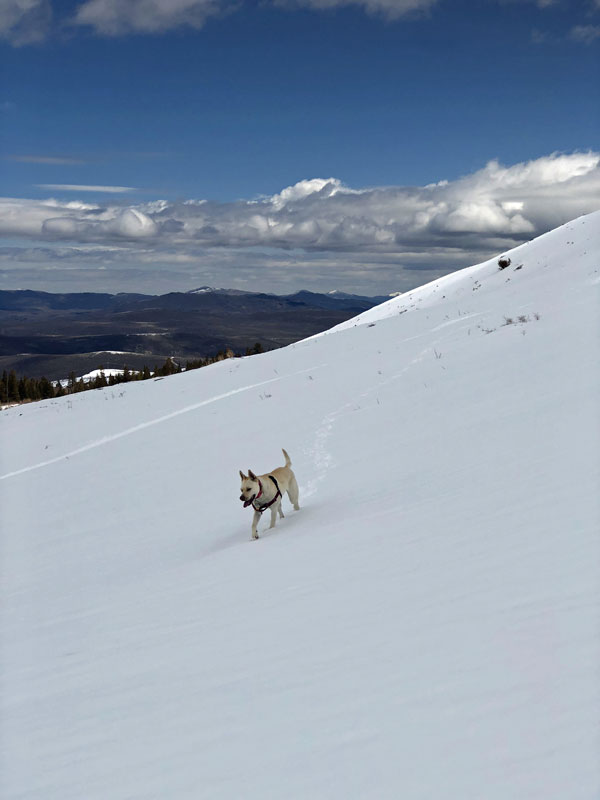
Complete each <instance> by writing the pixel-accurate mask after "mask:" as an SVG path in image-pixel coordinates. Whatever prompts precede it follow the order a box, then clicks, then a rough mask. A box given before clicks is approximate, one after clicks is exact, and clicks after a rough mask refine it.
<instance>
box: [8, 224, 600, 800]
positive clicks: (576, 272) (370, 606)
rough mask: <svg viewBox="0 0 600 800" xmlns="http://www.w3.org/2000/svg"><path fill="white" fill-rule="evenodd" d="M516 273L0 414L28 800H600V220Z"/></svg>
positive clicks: (24, 798)
mask: <svg viewBox="0 0 600 800" xmlns="http://www.w3.org/2000/svg"><path fill="white" fill-rule="evenodd" d="M507 255H508V256H510V258H511V265H510V266H509V267H507V268H506V269H504V270H499V268H498V264H497V257H496V258H494V259H492V260H491V261H488V262H486V263H484V264H481V265H478V266H475V267H471V268H469V269H466V270H463V271H461V272H458V273H455V274H454V275H451V276H448V277H447V278H444V279H441V280H439V281H436V282H434V283H433V284H429V285H428V286H426V287H423V288H422V289H419V290H415V291H413V292H411V293H409V294H407V295H402V296H400V297H397V298H394V299H392V300H390V301H389V302H387V303H385V304H384V305H383V306H380V307H378V308H374V309H372V310H370V311H368V312H365V313H364V314H362V315H361V316H360V317H359V318H357V319H356V320H354V321H353V322H350V323H344V324H343V325H341V326H339V330H336V331H334V332H329V333H327V334H326V335H322V336H318V337H315V338H312V339H309V340H306V341H304V342H300V343H298V344H296V345H292V346H290V347H288V348H285V349H283V350H278V351H276V352H272V353H267V354H265V355H261V356H252V357H250V358H246V359H242V360H235V361H233V360H231V361H225V362H221V363H219V364H215V365H213V366H211V367H207V368H205V369H201V370H197V371H194V372H191V373H188V374H182V375H177V376H173V377H171V378H168V379H162V380H156V381H153V382H145V383H136V384H127V385H126V386H118V387H114V388H112V389H106V390H102V391H95V392H87V393H84V394H79V395H74V396H72V397H70V398H69V397H67V398H62V399H60V400H55V401H52V402H50V401H46V402H42V403H38V404H34V405H29V406H25V407H17V408H12V409H8V410H6V411H4V412H2V413H1V414H0V436H1V441H2V446H1V450H0V476H1V479H0V522H1V525H2V550H1V553H0V564H1V568H2V583H1V590H0V592H1V595H0V608H1V611H0V613H1V615H2V628H1V630H0V642H1V646H2V650H1V667H2V679H1V689H2V698H1V708H0V719H1V720H2V722H1V723H0V725H1V728H0V730H1V733H2V736H1V737H0V747H1V761H0V794H1V796H2V797H3V798H6V800H16V798H19V800H34V798H35V800H39V798H43V799H44V800H82V798H85V800H109V799H110V800H125V798H128V800H129V799H132V798H136V799H137V798H140V799H141V798H169V799H170V800H182V799H183V798H186V800H187V799H188V798H189V800H198V798H210V800H232V798H244V799H245V800H246V799H248V800H254V798H257V799H259V798H260V800H271V799H274V800H275V799H276V800H279V798H298V799H300V798H301V799H302V800H305V799H306V798H311V800H315V799H321V798H323V799H325V798H327V800H333V799H334V798H335V799H336V800H337V798H340V799H341V798H343V799H344V800H347V799H348V798H351V799H354V798H361V800H362V799H363V798H377V799H378V800H379V799H380V798H390V800H391V799H392V798H393V799H394V800H397V799H398V798H402V800H417V798H418V800H441V798H451V799H452V800H534V799H535V800H566V798H568V799H569V800H591V799H592V798H597V797H598V796H599V795H600V767H599V760H598V749H597V748H598V741H599V734H600V724H599V720H598V708H599V701H600V686H599V683H598V665H599V664H600V646H599V639H598V621H599V605H600V603H599V601H600V585H599V581H598V564H599V557H600V539H599V537H598V530H599V528H600V507H599V499H598V498H599V495H598V486H599V485H600V464H599V456H598V454H599V453H600V421H599V415H598V397H599V395H600V370H599V368H598V364H599V357H600V344H599V342H600V339H599V337H598V333H599V308H600V306H599V302H598V290H599V282H600V213H596V214H593V215H590V216H587V217H583V218H580V219H578V220H576V221H574V222H572V223H570V224H568V225H566V226H564V227H562V228H560V229H558V230H556V231H553V232H551V233H549V234H547V235H545V236H543V237H541V238H540V239H537V240H535V241H533V242H531V243H529V244H527V245H523V246H521V247H519V248H517V249H515V250H514V251H512V252H510V253H508V254H507ZM281 447H285V449H286V450H287V451H288V452H289V454H290V456H291V458H292V462H293V468H294V470H295V472H296V475H297V477H298V482H299V484H300V506H301V508H300V511H298V512H294V511H292V509H291V507H290V505H289V503H288V502H287V499H286V501H285V503H284V510H285V512H286V518H285V519H284V520H281V521H280V522H279V523H278V524H277V527H276V528H275V530H274V531H269V532H267V531H265V530H264V528H265V526H266V524H267V522H268V520H267V519H266V518H265V519H264V520H263V522H262V526H261V528H259V530H260V531H261V538H260V539H259V541H257V542H251V541H250V522H251V516H252V514H251V512H250V510H248V509H246V510H244V509H243V508H242V504H241V503H240V502H239V499H238V497H239V475H238V470H239V469H243V470H244V471H246V470H247V468H251V469H253V470H254V471H256V472H267V471H269V470H270V469H273V468H274V467H276V466H279V465H281V464H283V456H282V454H281ZM266 516H267V515H265V517H266Z"/></svg>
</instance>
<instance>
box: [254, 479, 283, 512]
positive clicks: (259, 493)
mask: <svg viewBox="0 0 600 800" xmlns="http://www.w3.org/2000/svg"><path fill="white" fill-rule="evenodd" d="M269 478H271V480H272V481H273V483H274V484H275V488H276V489H277V492H276V494H275V497H274V498H273V499H272V500H270V501H269V502H268V503H265V505H264V506H258V507H256V506H255V505H254V503H256V501H257V500H258V498H259V497H260V496H261V495H262V493H263V491H262V483H261V482H260V478H257V480H258V488H259V492H258V494H257V495H256V497H255V498H254V500H253V501H252V508H253V509H254V510H255V511H258V513H259V514H262V513H263V511H266V510H267V508H269V506H272V505H273V503H274V502H275V501H276V500H277V498H278V497H281V492H280V491H279V484H278V483H277V481H276V480H275V478H274V477H273V476H272V475H269Z"/></svg>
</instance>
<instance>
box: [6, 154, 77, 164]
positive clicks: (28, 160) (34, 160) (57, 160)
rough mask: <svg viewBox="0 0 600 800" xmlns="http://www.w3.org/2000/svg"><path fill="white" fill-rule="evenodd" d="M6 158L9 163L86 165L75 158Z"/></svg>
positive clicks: (11, 156)
mask: <svg viewBox="0 0 600 800" xmlns="http://www.w3.org/2000/svg"><path fill="white" fill-rule="evenodd" d="M5 158H6V159H7V160H8V161H17V162H19V163H21V164H48V165H50V166H62V165H78V164H84V163H85V162H84V161H83V160H82V159H80V158H73V157H72V156H36V155H25V156H16V155H10V156H5Z"/></svg>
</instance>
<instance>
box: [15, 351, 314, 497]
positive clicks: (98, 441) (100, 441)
mask: <svg viewBox="0 0 600 800" xmlns="http://www.w3.org/2000/svg"><path fill="white" fill-rule="evenodd" d="M323 366H325V365H323V364H321V365H320V366H317V367H309V368H308V369H301V370H299V371H298V372H293V373H291V374H290V375H287V376H285V377H288V378H292V377H294V376H295V375H301V374H302V373H304V372H311V371H314V370H315V369H321V367H323ZM281 377H282V376H277V377H276V378H269V380H266V381H260V382H259V383H251V384H249V385H248V386H240V387H239V388H238V389H232V390H231V391H229V392H223V394H218V395H215V397H209V398H208V399H207V400H201V401H200V402H199V403H193V404H192V405H189V406H185V407H184V408H179V409H178V410H177V411H172V412H171V413H170V414H163V415H162V416H161V417H156V419H151V420H148V421H147V422H140V424H139V425H134V426H133V427H132V428H126V429H125V430H124V431H120V432H119V433H114V434H112V435H111V436H103V437H102V438H101V439H96V441H94V442H90V443H89V444H86V445H83V446H82V447H78V448H77V449H76V450H71V451H70V452H69V453H64V454H63V455H61V456H56V458H50V459H48V460H47V461H40V462H38V463H37V464H32V465H31V466H29V467H22V469H17V470H15V471H14V472H7V473H6V474H5V475H0V481H3V480H6V479H7V478H14V477H16V476H17V475H23V474H24V473H26V472H33V471H34V470H36V469H42V467H48V466H50V464H56V463H57V462H58V461H66V460H67V459H69V458H72V457H73V456H77V455H80V454H81V453H86V452H87V451H88V450H94V449H95V448H96V447H102V446H103V445H105V444H110V443H111V442H114V441H116V440H117V439H122V438H123V437H125V436H131V434H133V433H137V432H138V431H142V430H144V429H145V428H151V427H153V426H154V425H160V424H161V423H163V422H167V421H168V420H170V419H173V418H174V417H179V416H181V415H182V414H188V413H189V412H190V411H196V409H198V408H202V407H203V406H208V405H211V403H217V402H219V400H224V399H225V398H226V397H232V396H233V395H235V394H240V393H241V392H248V391H250V389H257V388H258V387H260V386H266V385H267V384H269V383H275V382H276V381H279V380H281Z"/></svg>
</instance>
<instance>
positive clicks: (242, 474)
mask: <svg viewBox="0 0 600 800" xmlns="http://www.w3.org/2000/svg"><path fill="white" fill-rule="evenodd" d="M240 478H241V479H242V480H243V481H245V480H246V476H245V475H244V473H243V472H242V470H240Z"/></svg>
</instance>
